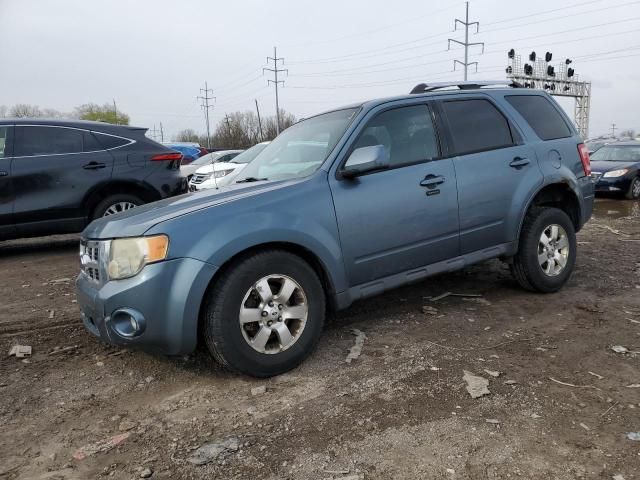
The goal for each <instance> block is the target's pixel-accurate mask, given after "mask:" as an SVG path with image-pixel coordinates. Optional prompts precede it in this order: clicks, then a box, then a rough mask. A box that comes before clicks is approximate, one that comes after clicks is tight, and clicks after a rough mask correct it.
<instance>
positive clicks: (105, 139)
mask: <svg viewBox="0 0 640 480" xmlns="http://www.w3.org/2000/svg"><path fill="white" fill-rule="evenodd" d="M92 133H93V134H94V135H95V136H96V138H97V139H98V142H100V145H102V148H104V149H105V150H108V149H110V148H117V147H122V146H123V145H127V144H128V143H131V140H129V139H128V138H122V137H114V136H112V135H106V134H104V133H99V132H92Z"/></svg>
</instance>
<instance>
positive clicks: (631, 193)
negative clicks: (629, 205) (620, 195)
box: [625, 177, 640, 200]
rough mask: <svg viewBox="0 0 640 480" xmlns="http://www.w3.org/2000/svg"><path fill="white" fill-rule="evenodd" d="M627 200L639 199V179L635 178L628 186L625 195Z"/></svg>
mask: <svg viewBox="0 0 640 480" xmlns="http://www.w3.org/2000/svg"><path fill="white" fill-rule="evenodd" d="M625 196H626V197H627V198H628V199H629V200H637V199H638V198H640V177H635V178H634V179H633V180H632V181H631V185H629V190H627V193H626V195H625Z"/></svg>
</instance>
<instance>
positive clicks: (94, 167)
mask: <svg viewBox="0 0 640 480" xmlns="http://www.w3.org/2000/svg"><path fill="white" fill-rule="evenodd" d="M105 167H106V165H105V164H104V163H98V162H89V163H87V164H86V165H83V166H82V168H84V169H85V170H99V169H100V168H105Z"/></svg>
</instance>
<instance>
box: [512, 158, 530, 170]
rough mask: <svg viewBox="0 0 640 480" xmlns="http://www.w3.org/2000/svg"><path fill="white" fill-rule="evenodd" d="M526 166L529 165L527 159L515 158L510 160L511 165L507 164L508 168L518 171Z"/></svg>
mask: <svg viewBox="0 0 640 480" xmlns="http://www.w3.org/2000/svg"><path fill="white" fill-rule="evenodd" d="M526 165H529V159H528V158H527V157H516V158H514V159H513V160H511V163H509V166H510V167H513V168H517V169H520V168H522V167H524V166H526Z"/></svg>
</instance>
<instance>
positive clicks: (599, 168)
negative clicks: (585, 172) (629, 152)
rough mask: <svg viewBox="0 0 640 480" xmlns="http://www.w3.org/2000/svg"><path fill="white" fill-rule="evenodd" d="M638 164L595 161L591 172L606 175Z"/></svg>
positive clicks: (592, 163)
mask: <svg viewBox="0 0 640 480" xmlns="http://www.w3.org/2000/svg"><path fill="white" fill-rule="evenodd" d="M636 163H638V162H619V161H618V162H617V161H611V162H609V161H593V162H591V171H592V172H599V173H605V172H609V171H611V170H619V169H621V168H629V167H631V166H633V165H635V164H636Z"/></svg>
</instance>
